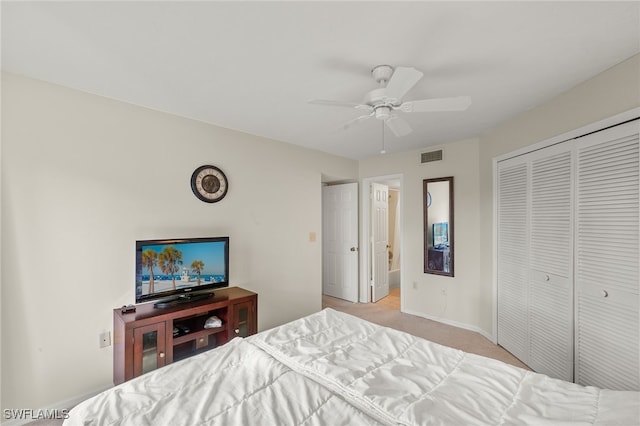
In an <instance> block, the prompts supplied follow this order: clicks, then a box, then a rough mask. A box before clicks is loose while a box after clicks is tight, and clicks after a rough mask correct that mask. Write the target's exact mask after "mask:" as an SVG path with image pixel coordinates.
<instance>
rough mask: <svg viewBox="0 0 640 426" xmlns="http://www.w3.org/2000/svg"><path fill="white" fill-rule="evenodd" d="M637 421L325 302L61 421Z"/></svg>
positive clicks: (638, 404) (603, 394)
mask: <svg viewBox="0 0 640 426" xmlns="http://www.w3.org/2000/svg"><path fill="white" fill-rule="evenodd" d="M380 423H382V424H389V425H395V424H406V425H426V424H429V425H431V424H433V425H474V424H488V425H512V424H518V425H519V424H531V425H563V424H572V425H583V424H584V425H616V424H618V425H629V426H632V425H638V424H640V393H638V392H622V391H618V392H616V391H608V390H601V389H597V388H593V387H583V386H579V385H576V384H572V383H567V382H563V381H560V380H555V379H551V378H549V377H547V376H544V375H540V374H536V373H532V372H530V371H527V370H523V369H520V368H517V367H513V366H510V365H507V364H504V363H502V362H500V361H496V360H492V359H488V358H484V357H480V356H476V355H472V354H468V353H465V352H462V351H459V350H455V349H451V348H447V347H444V346H440V345H437V344H435V343H432V342H429V341H426V340H423V339H420V338H417V337H414V336H411V335H409V334H406V333H402V332H399V331H396V330H392V329H389V328H385V327H381V326H378V325H375V324H372V323H369V322H367V321H364V320H361V319H358V318H355V317H352V316H350V315H347V314H344V313H340V312H336V311H333V310H331V309H325V310H324V311H322V312H319V313H317V314H313V315H311V316H308V317H305V318H302V319H299V320H296V321H293V322H291V323H288V324H285V325H282V326H280V327H276V328H274V329H271V330H267V331H263V332H261V333H259V334H257V335H254V336H251V337H249V338H247V339H244V340H242V339H235V340H233V341H231V342H229V343H228V344H226V345H224V346H222V347H220V348H217V349H215V350H213V351H209V352H206V353H203V354H201V355H198V356H195V357H192V358H189V359H187V360H184V361H181V362H178V363H174V364H171V365H169V366H167V367H163V368H161V369H159V370H156V371H154V372H151V373H148V374H145V375H143V376H141V377H139V378H136V379H134V380H131V381H129V382H126V383H123V384H122V385H120V386H117V387H115V388H113V389H110V390H108V391H106V392H104V393H102V394H100V395H98V396H96V397H94V398H92V399H90V400H88V401H85V402H83V403H82V404H80V405H79V406H77V407H76V408H74V409H73V410H71V413H70V418H69V419H68V420H67V421H66V423H65V425H77V424H100V425H102V424H131V425H141V424H152V425H180V424H184V425H200V424H203V425H207V424H221V425H300V424H310V425H313V424H318V425H339V424H349V425H361V424H362V425H364V424H380Z"/></svg>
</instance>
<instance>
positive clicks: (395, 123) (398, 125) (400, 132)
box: [384, 115, 412, 137]
mask: <svg viewBox="0 0 640 426" xmlns="http://www.w3.org/2000/svg"><path fill="white" fill-rule="evenodd" d="M384 122H385V123H386V125H387V127H388V128H389V130H391V133H393V134H394V135H396V136H397V137H401V136H406V135H408V134H409V133H411V132H412V129H411V126H409V123H407V122H406V121H404V120H403V119H402V118H400V117H398V116H397V115H392V116H391V117H389V118H387V119H386V120H385V121H384Z"/></svg>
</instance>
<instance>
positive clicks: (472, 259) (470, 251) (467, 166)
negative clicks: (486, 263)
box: [360, 139, 481, 329]
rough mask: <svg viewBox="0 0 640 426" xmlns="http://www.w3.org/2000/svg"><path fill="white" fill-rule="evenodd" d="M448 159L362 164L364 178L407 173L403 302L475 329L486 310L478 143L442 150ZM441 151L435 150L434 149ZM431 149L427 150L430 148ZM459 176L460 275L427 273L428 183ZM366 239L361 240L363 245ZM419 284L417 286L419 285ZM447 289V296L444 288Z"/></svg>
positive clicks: (407, 157) (389, 158)
mask: <svg viewBox="0 0 640 426" xmlns="http://www.w3.org/2000/svg"><path fill="white" fill-rule="evenodd" d="M440 148H442V149H443V150H444V156H443V160H442V161H438V162H433V163H426V164H421V163H420V153H421V152H422V151H410V152H404V153H399V154H386V155H382V156H378V157H373V158H370V159H367V160H363V161H361V162H360V178H361V179H366V178H371V177H376V176H387V175H395V174H402V175H403V199H402V211H403V212H404V217H403V218H404V223H403V233H402V235H403V243H402V244H403V247H402V249H401V252H402V266H403V268H404V269H403V270H402V280H403V282H404V283H405V287H404V288H403V290H404V291H403V293H402V299H403V302H404V305H403V308H404V310H405V311H406V312H408V313H413V314H416V315H420V316H424V317H427V318H434V319H440V320H443V321H446V322H448V323H451V324H461V325H464V326H466V327H469V328H472V329H475V327H474V324H478V323H479V322H480V312H481V306H479V303H478V299H479V298H480V297H481V295H480V294H479V291H480V289H479V286H478V282H477V271H478V269H479V267H480V265H479V263H478V259H479V258H478V250H479V249H480V230H479V229H478V225H479V223H478V215H477V210H478V206H479V195H478V192H479V191H478V179H477V177H478V149H479V145H478V140H477V139H470V140H464V141H459V142H453V143H450V144H447V145H445V146H442V147H440ZM433 149H436V147H429V150H433ZM424 151H426V150H424ZM444 176H453V177H454V210H455V218H454V222H455V232H454V244H455V277H453V278H451V277H443V276H439V275H432V274H425V273H424V261H423V244H424V239H423V219H424V217H423V209H422V203H423V200H422V199H423V193H422V181H423V179H428V178H438V177H444ZM363 244H364V241H361V242H360V245H361V246H362V245H363ZM414 283H415V288H414V285H413V284H414ZM443 289H444V290H446V293H447V294H446V295H443V294H442V290H443Z"/></svg>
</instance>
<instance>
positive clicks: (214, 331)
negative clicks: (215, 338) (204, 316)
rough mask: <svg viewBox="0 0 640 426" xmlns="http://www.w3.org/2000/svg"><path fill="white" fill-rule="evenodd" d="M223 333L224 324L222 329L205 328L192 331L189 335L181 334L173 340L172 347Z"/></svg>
mask: <svg viewBox="0 0 640 426" xmlns="http://www.w3.org/2000/svg"><path fill="white" fill-rule="evenodd" d="M223 331H227V326H226V324H224V325H222V327H216V328H205V329H204V330H200V331H192V332H191V333H187V334H183V335H182V336H177V337H174V338H173V345H174V346H176V345H179V344H181V343H185V342H189V341H191V340H198V339H199V338H201V337H205V336H210V335H212V334H218V333H222V332H223Z"/></svg>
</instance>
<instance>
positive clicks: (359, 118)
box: [342, 112, 373, 130]
mask: <svg viewBox="0 0 640 426" xmlns="http://www.w3.org/2000/svg"><path fill="white" fill-rule="evenodd" d="M372 116H373V112H372V113H371V114H367V115H361V116H359V117H356V118H354V119H353V120H349V121H347V122H346V123H344V124H343V125H342V128H343V129H345V130H347V129H348V128H349V127H351V126H353V125H355V124H358V123H360V122H361V121H364V120H366V119H367V118H370V117H372Z"/></svg>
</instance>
